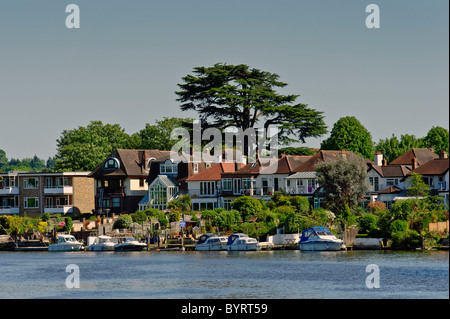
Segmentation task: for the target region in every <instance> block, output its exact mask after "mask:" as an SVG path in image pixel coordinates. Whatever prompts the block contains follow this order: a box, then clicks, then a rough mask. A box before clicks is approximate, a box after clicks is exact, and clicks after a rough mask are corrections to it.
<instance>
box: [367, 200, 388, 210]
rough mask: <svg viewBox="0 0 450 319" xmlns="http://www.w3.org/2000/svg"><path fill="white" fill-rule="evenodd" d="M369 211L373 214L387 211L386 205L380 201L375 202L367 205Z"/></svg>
mask: <svg viewBox="0 0 450 319" xmlns="http://www.w3.org/2000/svg"><path fill="white" fill-rule="evenodd" d="M367 210H368V211H369V212H371V213H377V212H379V211H383V210H386V204H385V203H383V202H380V201H374V202H371V203H369V204H368V205H367Z"/></svg>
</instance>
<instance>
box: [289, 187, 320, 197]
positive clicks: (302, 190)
mask: <svg viewBox="0 0 450 319" xmlns="http://www.w3.org/2000/svg"><path fill="white" fill-rule="evenodd" d="M316 189H317V187H312V186H294V187H287V188H286V193H287V194H296V195H301V194H314V192H315V191H316Z"/></svg>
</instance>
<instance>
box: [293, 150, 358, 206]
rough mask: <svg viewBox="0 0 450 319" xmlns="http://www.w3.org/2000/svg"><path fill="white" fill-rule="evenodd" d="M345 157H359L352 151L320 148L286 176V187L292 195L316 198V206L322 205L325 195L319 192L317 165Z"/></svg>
mask: <svg viewBox="0 0 450 319" xmlns="http://www.w3.org/2000/svg"><path fill="white" fill-rule="evenodd" d="M341 157H345V158H352V157H359V155H356V154H355V153H353V152H351V151H345V150H341V151H327V150H320V151H319V152H317V153H316V154H314V155H313V156H311V157H310V158H309V159H307V160H306V161H305V162H304V163H303V164H301V165H299V166H298V167H297V168H295V169H294V173H293V174H292V175H290V176H289V177H287V178H286V189H287V192H288V193H289V194H291V195H299V196H305V197H313V198H314V207H315V208H317V207H321V206H322V204H323V201H324V198H323V196H321V195H320V194H319V192H317V191H318V190H319V187H320V185H319V181H318V179H317V176H316V165H317V164H318V163H324V162H332V161H336V160H337V159H339V158H341Z"/></svg>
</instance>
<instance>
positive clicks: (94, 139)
mask: <svg viewBox="0 0 450 319" xmlns="http://www.w3.org/2000/svg"><path fill="white" fill-rule="evenodd" d="M132 141H133V140H132V139H131V137H130V136H129V135H128V134H127V133H125V130H124V129H123V128H121V127H120V125H119V124H103V123H102V122H101V121H91V123H90V124H89V125H88V126H86V127H82V126H79V127H78V128H76V129H72V130H64V131H63V132H62V134H61V137H60V138H59V139H57V153H56V159H55V169H56V170H60V171H92V170H94V169H95V168H96V167H97V166H98V165H100V164H101V163H102V161H103V160H104V159H105V158H106V157H107V156H108V155H109V154H111V153H112V151H113V150H115V149H118V148H134V147H135V146H134V145H132Z"/></svg>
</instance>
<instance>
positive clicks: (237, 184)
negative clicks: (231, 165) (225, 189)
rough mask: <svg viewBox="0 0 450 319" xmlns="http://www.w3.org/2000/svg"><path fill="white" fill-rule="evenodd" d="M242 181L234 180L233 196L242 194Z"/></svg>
mask: <svg viewBox="0 0 450 319" xmlns="http://www.w3.org/2000/svg"><path fill="white" fill-rule="evenodd" d="M241 188H242V180H241V179H240V178H234V179H233V194H236V195H239V194H241Z"/></svg>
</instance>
